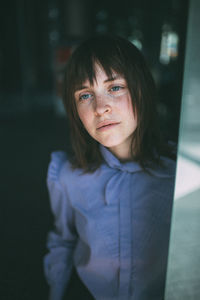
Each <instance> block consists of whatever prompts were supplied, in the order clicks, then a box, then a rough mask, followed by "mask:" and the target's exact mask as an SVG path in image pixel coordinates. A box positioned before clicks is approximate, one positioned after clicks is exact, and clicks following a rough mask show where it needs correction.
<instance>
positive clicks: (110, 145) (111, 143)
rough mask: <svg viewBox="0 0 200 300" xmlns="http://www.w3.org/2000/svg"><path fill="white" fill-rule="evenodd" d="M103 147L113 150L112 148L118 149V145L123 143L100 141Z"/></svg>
mask: <svg viewBox="0 0 200 300" xmlns="http://www.w3.org/2000/svg"><path fill="white" fill-rule="evenodd" d="M98 142H99V143H100V144H101V145H103V146H104V147H107V148H112V147H116V146H118V145H120V144H121V143H122V141H113V140H111V141H98Z"/></svg>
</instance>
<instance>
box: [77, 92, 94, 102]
mask: <svg viewBox="0 0 200 300" xmlns="http://www.w3.org/2000/svg"><path fill="white" fill-rule="evenodd" d="M89 98H92V94H88V93H87V94H82V95H80V97H79V100H80V101H82V100H87V99H89Z"/></svg>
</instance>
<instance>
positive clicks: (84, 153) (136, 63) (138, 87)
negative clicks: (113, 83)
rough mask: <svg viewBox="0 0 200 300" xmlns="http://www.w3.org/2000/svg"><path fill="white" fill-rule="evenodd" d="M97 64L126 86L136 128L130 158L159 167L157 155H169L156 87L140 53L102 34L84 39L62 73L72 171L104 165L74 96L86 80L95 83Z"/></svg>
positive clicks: (123, 42) (108, 74) (132, 47)
mask: <svg viewBox="0 0 200 300" xmlns="http://www.w3.org/2000/svg"><path fill="white" fill-rule="evenodd" d="M96 63H98V64H99V65H100V66H101V67H102V68H103V70H104V71H105V73H106V74H107V76H108V77H112V73H113V71H114V72H116V73H118V74H120V75H122V76H123V77H124V78H125V80H126V82H127V85H128V89H129V92H130V95H131V99H132V104H133V111H134V113H136V112H137V121H138V125H137V129H136V130H135V132H134V133H133V137H132V143H131V156H132V160H133V161H137V162H139V164H140V165H141V166H142V167H143V168H144V169H146V167H148V166H153V165H155V164H160V156H161V155H167V156H172V155H171V154H170V149H169V146H168V145H167V144H165V143H164V142H163V141H162V139H161V135H160V132H159V125H158V123H157V110H156V88H155V83H154V80H153V78H152V75H151V73H150V71H149V68H148V67H147V64H146V62H145V60H144V58H143V55H142V54H141V52H140V51H139V50H138V49H137V48H136V47H135V46H134V45H133V44H132V43H131V42H129V41H128V40H126V39H124V38H122V37H119V36H109V35H102V36H96V37H92V38H89V39H87V40H86V41H84V42H83V43H82V44H81V45H80V46H78V47H77V48H76V49H75V51H74V52H73V54H72V56H71V57H70V59H69V61H68V64H67V66H66V71H65V79H64V97H63V103H64V106H65V109H66V113H67V117H68V120H69V124H70V128H71V143H72V149H73V152H74V153H73V157H72V158H71V163H72V166H73V167H74V168H82V169H83V170H84V171H86V172H90V171H94V170H96V169H97V168H98V167H99V166H100V165H101V163H102V162H103V157H102V155H101V152H100V150H99V143H98V142H97V141H96V140H94V139H93V138H92V137H91V136H90V135H89V134H88V132H87V131H86V130H85V128H84V126H83V124H82V122H81V121H80V119H79V116H78V113H77V109H76V103H75V97H74V93H75V91H76V90H77V88H78V87H79V86H81V85H82V83H83V82H84V81H86V80H89V82H90V84H91V85H92V84H93V82H94V80H95V64H96ZM133 145H134V146H133Z"/></svg>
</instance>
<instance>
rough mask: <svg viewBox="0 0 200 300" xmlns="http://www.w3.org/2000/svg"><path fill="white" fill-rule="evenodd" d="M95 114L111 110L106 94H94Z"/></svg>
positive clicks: (98, 114) (99, 114)
mask: <svg viewBox="0 0 200 300" xmlns="http://www.w3.org/2000/svg"><path fill="white" fill-rule="evenodd" d="M94 110H95V115H96V116H101V115H103V114H105V113H109V112H111V110H112V109H111V105H110V103H109V99H107V97H106V95H104V96H96V99H95V108H94Z"/></svg>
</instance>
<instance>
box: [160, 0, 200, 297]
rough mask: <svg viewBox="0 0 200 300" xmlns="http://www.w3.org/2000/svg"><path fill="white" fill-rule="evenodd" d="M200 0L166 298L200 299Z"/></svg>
mask: <svg viewBox="0 0 200 300" xmlns="http://www.w3.org/2000/svg"><path fill="white" fill-rule="evenodd" d="M199 28H200V2H199V1H198V0H191V1H190V6H189V19H188V32H187V41H186V59H185V72H184V85H183V99H182V110H181V122H180V132H179V147H178V162H177V174H176V188H175V201H174V209H173V219H172V231H171V242H170V251H169V261H168V275H167V285H166V297H165V299H166V300H180V299H182V300H186V299H187V300H188V299H190V300H191V299H194V300H196V299H200V284H199V283H200V251H199V249H200V118H199V112H200V100H199V94H200V84H199V83H200V60H199V53H200V41H199Z"/></svg>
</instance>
